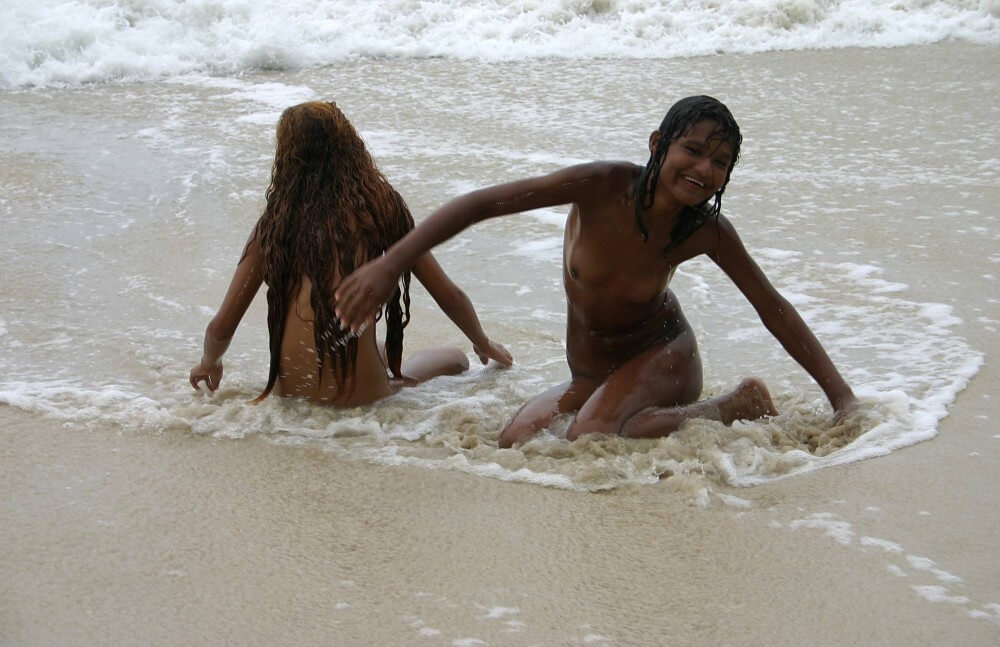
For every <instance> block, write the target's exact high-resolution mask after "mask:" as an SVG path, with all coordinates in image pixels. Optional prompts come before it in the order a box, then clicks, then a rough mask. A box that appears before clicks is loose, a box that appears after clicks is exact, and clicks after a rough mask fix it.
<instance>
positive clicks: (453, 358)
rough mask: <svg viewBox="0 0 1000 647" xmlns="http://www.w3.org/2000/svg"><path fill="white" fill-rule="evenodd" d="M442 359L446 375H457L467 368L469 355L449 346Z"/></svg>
mask: <svg viewBox="0 0 1000 647" xmlns="http://www.w3.org/2000/svg"><path fill="white" fill-rule="evenodd" d="M443 359H444V370H445V374H446V375H457V374H459V373H464V372H465V371H467V370H469V356H468V355H466V354H465V353H463V352H462V351H460V350H459V349H457V348H449V349H448V350H447V351H446V352H445V353H444V358H443Z"/></svg>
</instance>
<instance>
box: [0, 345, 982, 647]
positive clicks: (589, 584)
mask: <svg viewBox="0 0 1000 647" xmlns="http://www.w3.org/2000/svg"><path fill="white" fill-rule="evenodd" d="M997 380H998V374H997V370H996V368H995V366H994V364H993V363H992V362H989V361H988V362H987V363H986V365H985V366H984V367H983V369H982V370H981V371H980V373H979V374H978V375H977V376H976V377H975V378H973V380H972V382H971V383H970V385H969V387H968V388H967V389H966V390H965V391H963V392H962V393H961V394H959V396H958V399H957V401H956V402H955V403H954V404H953V405H952V407H951V412H950V414H949V416H948V417H947V418H946V419H945V420H943V421H942V424H941V431H940V433H939V435H938V436H937V437H935V438H934V439H932V440H930V441H927V442H924V443H920V444H918V445H915V446H912V447H908V448H905V449H902V450H897V451H895V452H893V453H891V454H889V455H887V456H883V457H879V458H874V459H868V460H865V461H860V462H856V463H850V464H847V465H842V466H836V467H831V468H826V469H822V470H817V471H814V472H810V473H807V474H804V475H800V476H796V477H792V478H787V479H781V480H779V481H776V482H773V483H767V484H763V485H758V486H754V487H751V488H741V489H733V488H725V487H723V486H719V491H724V492H727V493H729V494H731V495H734V496H737V497H739V499H743V500H746V501H749V502H750V506H749V507H747V508H745V509H741V508H739V507H730V506H726V505H721V504H720V503H719V502H718V501H713V502H712V505H711V506H710V507H709V508H708V509H701V508H698V507H695V506H692V505H691V504H690V503H689V501H688V500H687V499H686V498H685V497H684V496H683V495H682V494H679V493H678V492H677V491H676V490H675V488H674V487H673V485H672V484H671V483H670V481H671V479H666V480H665V481H662V482H661V483H660V484H659V485H654V486H642V487H640V486H630V487H626V488H620V489H618V490H615V491H612V492H608V493H603V494H581V493H575V492H568V491H563V490H556V489H549V488H542V487H538V486H533V485H526V484H518V483H505V482H499V481H493V480H488V479H484V478H479V477H474V476H470V475H468V474H464V473H460V472H453V471H441V470H422V469H419V468H413V467H395V468H386V467H381V466H377V465H371V464H366V463H360V462H353V461H345V460H343V459H341V458H337V457H334V456H331V455H328V454H324V453H323V452H321V451H319V450H315V449H310V448H290V447H279V446H276V445H274V444H272V443H269V442H267V441H266V440H263V439H261V438H258V437H251V438H247V439H244V440H238V441H233V440H217V439H212V438H208V437H202V436H196V435H193V434H190V433H184V432H175V431H168V432H165V433H162V434H159V435H146V434H141V433H131V432H125V431H121V430H115V429H107V428H97V429H90V430H83V429H79V428H70V427H64V426H63V425H61V424H59V423H55V422H51V421H46V420H44V419H40V418H38V417H37V416H35V415H33V414H29V413H25V412H21V411H18V410H15V409H12V408H10V407H5V408H4V414H3V417H4V418H5V419H6V423H7V424H5V425H4V426H3V430H4V431H3V433H4V436H5V437H4V439H3V441H4V443H3V444H4V448H5V449H4V461H3V462H4V464H5V465H6V466H7V471H8V474H9V476H8V477H7V478H5V479H4V480H3V481H4V483H5V486H4V489H6V490H8V492H7V493H6V496H4V500H5V501H6V502H7V503H6V505H5V506H4V508H3V511H4V512H3V516H2V518H0V528H3V530H2V531H0V533H2V534H0V537H2V539H3V542H2V543H3V545H4V546H6V547H7V550H6V551H5V552H6V555H5V559H4V560H3V567H2V571H0V580H2V581H4V582H6V583H7V585H6V587H5V588H4V593H3V604H2V607H0V609H2V610H0V642H2V643H4V644H18V645H45V644H89V645H102V644H150V645H155V644H162V645H171V644H178V643H182V642H183V643H188V644H205V645H208V644H218V643H219V642H233V641H237V642H241V643H245V644H290V643H295V644H303V645H309V644H317V645H319V644H338V645H341V644H343V645H365V644H389V643H392V644H414V645H417V644H421V645H424V644H445V645H448V644H481V643H476V642H469V641H471V640H472V639H477V640H481V641H483V643H485V644H511V645H520V644H524V645H528V644H538V643H543V644H558V645H564V644H565V645H576V644H608V645H631V644H651V643H656V642H658V641H664V640H668V641H670V642H682V643H684V642H693V641H696V640H697V641H706V640H707V641H712V642H714V643H718V644H731V643H737V642H738V643H740V644H768V645H793V644H802V643H804V642H808V643H812V644H847V643H864V644H893V645H895V644H898V645H904V644H906V645H909V644H928V643H930V642H932V641H935V640H937V639H939V638H940V637H942V636H947V637H948V639H949V641H950V642H952V643H953V644H963V645H991V644H995V641H996V639H997V637H998V636H1000V607H997V606H996V605H997V604H998V603H1000V590H998V587H997V582H1000V568H998V561H997V560H996V552H995V537H996V536H998V534H1000V518H998V515H997V514H996V505H995V501H994V493H995V492H997V491H998V488H997V487H996V485H997V484H998V483H997V481H998V477H997V474H1000V469H998V468H1000V453H998V451H997V449H1000V445H997V448H994V446H993V445H992V444H990V443H998V442H1000V441H998V440H997V439H996V438H993V436H995V435H996V434H993V433H992V432H991V431H990V430H989V428H988V427H989V425H990V424H991V423H992V424H994V425H995V422H992V421H995V420H997V418H998V417H1000V416H998V414H1000V411H998V407H997V404H996V401H995V399H993V398H992V397H991V393H990V385H991V384H996V383H997ZM983 416H986V418H987V420H988V421H987V422H984V421H983ZM994 429H995V427H994ZM973 453H976V455H972V454H973ZM681 478H683V477H681ZM679 485H683V484H679ZM956 578H957V579H956ZM932 599H937V600H939V601H937V602H933V601H931V600H932ZM962 599H965V600H966V601H964V602H962V601H961V600H962ZM990 605H993V606H992V607H991V606H990ZM970 613H974V614H979V615H980V616H981V617H978V618H973V617H970V615H969V614H970ZM991 614H992V615H991ZM818 637H820V638H818ZM463 640H465V641H466V642H464V643H463V642H461V641H463ZM817 640H819V643H817V642H816V641H817ZM454 641H458V642H454Z"/></svg>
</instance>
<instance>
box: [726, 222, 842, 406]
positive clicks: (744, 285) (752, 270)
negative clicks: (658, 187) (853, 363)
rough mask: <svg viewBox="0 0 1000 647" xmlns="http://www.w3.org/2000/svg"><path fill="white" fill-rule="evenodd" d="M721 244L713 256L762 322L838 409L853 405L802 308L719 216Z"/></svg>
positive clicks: (729, 225)
mask: <svg viewBox="0 0 1000 647" xmlns="http://www.w3.org/2000/svg"><path fill="white" fill-rule="evenodd" d="M719 230H720V238H719V247H718V249H717V250H715V251H714V252H712V253H710V254H709V256H710V257H711V258H712V260H714V261H715V262H716V264H717V265H718V266H719V267H720V268H722V270H723V271H724V272H725V273H726V274H727V275H728V276H729V278H730V279H732V281H733V283H735V284H736V287H738V288H739V290H740V292H742V293H743V295H744V296H745V297H746V298H747V300H748V301H750V304H751V305H753V307H754V309H755V310H756V311H757V314H758V315H759V316H760V320H761V322H763V324H764V326H765V327H766V328H767V329H768V331H770V332H771V334H772V335H774V337H775V338H776V339H777V340H778V341H779V342H781V345H782V346H783V347H784V348H785V350H786V351H787V352H788V354H789V355H790V356H791V357H792V359H794V360H795V361H796V362H798V363H799V365H800V366H802V368H804V369H805V370H806V371H807V372H808V373H809V375H811V376H812V378H813V379H814V380H816V383H817V384H819V386H820V388H822V389H823V392H824V393H825V394H826V397H827V399H829V400H830V404H831V405H832V406H833V408H834V410H835V411H837V412H838V413H839V412H842V411H844V410H845V409H847V408H849V407H851V406H853V405H854V403H855V397H854V393H853V391H851V387H850V386H848V384H847V382H845V381H844V378H843V377H841V375H840V372H839V371H838V370H837V367H836V366H834V364H833V361H832V360H831V359H830V357H829V355H827V354H826V351H825V350H824V349H823V346H822V344H820V342H819V340H818V339H816V336H815V335H814V334H813V332H812V330H810V329H809V326H808V325H806V322H805V321H803V319H802V317H801V316H800V315H799V313H798V311H797V310H795V308H794V307H793V306H792V304H791V303H789V302H788V301H787V300H786V299H785V298H784V297H782V296H781V295H780V294H779V293H778V291H777V290H775V289H774V287H773V286H772V285H771V283H770V281H768V280H767V277H766V276H764V273H763V272H762V271H761V269H760V267H758V266H757V263H755V262H754V260H753V259H752V258H750V255H749V253H747V251H746V248H745V247H744V246H743V243H742V241H740V238H739V236H738V235H737V234H736V230H735V229H733V226H732V225H731V224H730V223H729V221H728V220H727V219H726V218H725V217H723V216H719Z"/></svg>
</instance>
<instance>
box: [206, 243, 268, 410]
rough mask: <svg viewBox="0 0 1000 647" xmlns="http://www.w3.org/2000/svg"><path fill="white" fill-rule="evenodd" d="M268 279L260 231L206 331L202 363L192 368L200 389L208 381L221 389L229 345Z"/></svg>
mask: <svg viewBox="0 0 1000 647" xmlns="http://www.w3.org/2000/svg"><path fill="white" fill-rule="evenodd" d="M263 281H264V277H263V274H262V273H261V266H260V241H259V239H258V238H257V232H256V229H255V230H254V232H253V233H252V234H250V239H249V240H248V241H247V244H246V247H245V248H244V250H243V257H242V258H241V259H240V262H239V264H238V265H237V266H236V272H235V273H234V274H233V279H232V281H230V283H229V289H228V290H227V291H226V296H225V297H224V298H223V300H222V305H221V306H219V311H218V312H217V313H216V315H215V317H213V318H212V320H211V321H210V322H209V323H208V326H207V327H206V328H205V343H204V351H203V353H202V357H201V361H200V362H199V363H198V364H197V365H195V367H194V368H192V369H191V375H190V377H189V381H190V382H191V386H193V387H194V388H196V389H198V388H200V387H199V386H198V383H199V382H201V381H204V382H205V384H206V385H207V386H208V388H209V390H211V391H214V390H216V389H217V388H219V382H220V381H221V380H222V356H223V355H224V354H225V352H226V350H227V349H228V348H229V343H230V342H231V341H232V339H233V335H234V334H235V333H236V328H237V327H238V326H239V325H240V321H241V320H242V319H243V315H244V314H246V311H247V308H249V307H250V304H251V303H252V302H253V298H254V296H256V294H257V290H259V289H260V286H261V283H263Z"/></svg>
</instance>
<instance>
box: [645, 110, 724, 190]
mask: <svg viewBox="0 0 1000 647" xmlns="http://www.w3.org/2000/svg"><path fill="white" fill-rule="evenodd" d="M717 130H718V124H717V123H716V122H714V121H711V120H708V119H706V120H703V121H699V122H698V123H696V124H695V125H694V126H692V127H691V129H690V130H688V131H687V132H686V133H684V134H683V135H681V136H680V138H678V139H676V140H675V141H673V142H672V143H671V144H670V146H669V147H668V148H667V156H666V159H664V161H663V166H662V167H661V168H660V177H659V178H658V190H657V193H659V190H665V191H666V192H667V194H669V196H670V197H672V198H673V201H674V202H676V203H677V204H678V206H679V205H685V206H689V207H693V206H695V205H699V204H701V203H703V202H705V201H706V200H708V199H710V198H711V197H712V196H713V195H715V193H716V192H717V191H718V190H719V189H721V188H722V185H723V184H724V183H725V182H726V176H727V175H728V173H729V167H730V166H731V165H732V162H733V147H732V145H731V144H730V143H729V142H727V141H726V140H725V139H724V138H723V137H722V135H720V134H719V133H718V132H717ZM659 141H660V133H659V132H654V133H653V134H652V135H651V136H650V138H649V146H650V152H653V151H655V150H656V145H657V144H658V143H659Z"/></svg>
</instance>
